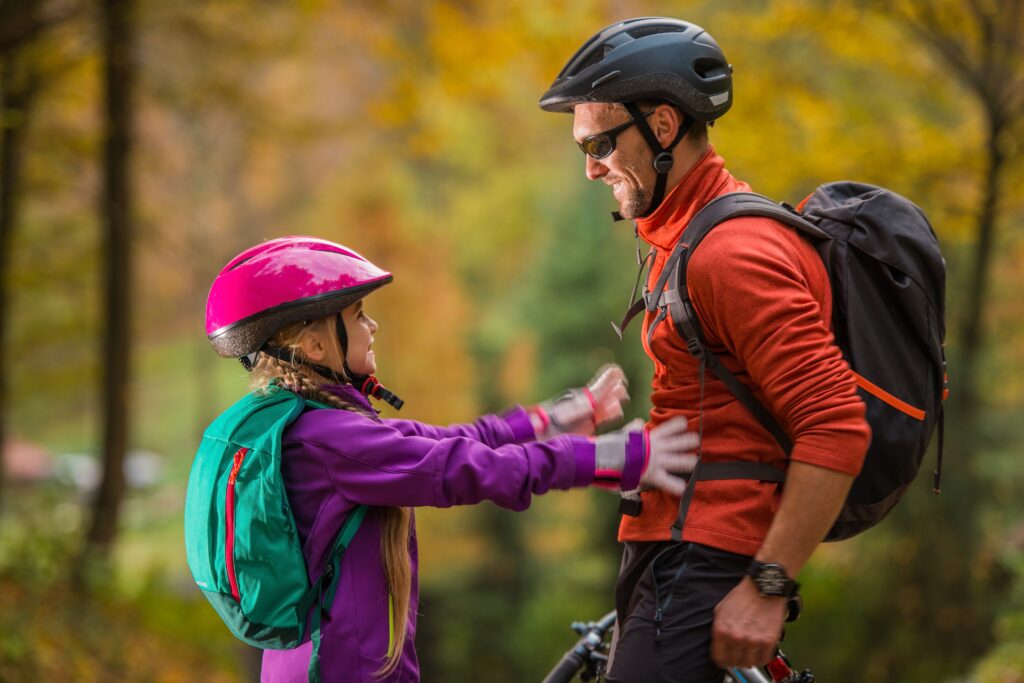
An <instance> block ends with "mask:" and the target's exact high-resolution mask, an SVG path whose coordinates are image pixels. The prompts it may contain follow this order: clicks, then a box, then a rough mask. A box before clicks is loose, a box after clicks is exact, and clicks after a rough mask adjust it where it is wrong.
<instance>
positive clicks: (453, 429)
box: [384, 406, 536, 448]
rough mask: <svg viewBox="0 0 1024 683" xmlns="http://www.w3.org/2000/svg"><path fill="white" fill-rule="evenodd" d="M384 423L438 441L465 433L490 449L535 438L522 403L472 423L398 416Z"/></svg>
mask: <svg viewBox="0 0 1024 683" xmlns="http://www.w3.org/2000/svg"><path fill="white" fill-rule="evenodd" d="M384 424H386V425H389V426H391V427H394V428H395V429H397V430H398V431H399V432H401V433H402V434H403V435H404V436H421V437H423V438H425V439H434V440H435V441H439V440H441V439H448V438H451V437H455V436H463V437H466V438H467V439H473V440H474V441H479V442H480V443H482V444H486V445H488V446H490V447H491V448H497V447H499V446H504V445H505V444H510V443H525V442H527V441H534V440H535V439H536V434H535V433H534V431H533V425H532V424H531V423H530V416H529V415H528V414H527V412H526V410H524V409H523V408H522V407H521V406H516V407H514V408H511V409H509V410H507V411H506V412H504V413H502V414H501V415H484V416H483V417H481V418H479V419H477V420H476V421H475V422H473V423H472V424H454V425H449V426H447V427H439V426H436V425H429V424H425V423H423V422H416V421H415V420H399V419H386V420H384Z"/></svg>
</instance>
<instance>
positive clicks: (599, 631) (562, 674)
mask: <svg viewBox="0 0 1024 683" xmlns="http://www.w3.org/2000/svg"><path fill="white" fill-rule="evenodd" d="M614 623H615V612H614V611H611V612H609V613H608V614H606V615H604V616H603V617H601V618H600V619H599V620H598V621H592V622H590V623H587V624H584V623H579V622H577V623H574V624H573V625H572V628H573V630H574V631H576V632H577V633H579V634H580V636H581V638H580V639H579V640H577V641H576V644H575V645H573V646H572V647H571V648H570V649H569V650H568V651H567V652H566V653H565V655H563V656H562V660H561V661H560V662H558V666H556V667H555V668H554V669H552V670H551V673H549V674H548V675H547V677H546V678H545V679H544V681H543V683H569V681H571V680H572V679H573V677H574V676H575V675H576V674H577V673H578V672H579V670H580V669H582V668H583V667H584V666H585V665H586V664H587V662H588V661H589V660H590V658H591V656H592V655H593V654H594V650H596V649H598V648H599V647H601V644H602V643H603V642H604V634H605V633H606V632H607V631H608V629H610V628H611V627H612V624H614Z"/></svg>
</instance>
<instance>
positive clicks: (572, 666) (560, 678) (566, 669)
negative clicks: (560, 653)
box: [543, 651, 583, 683]
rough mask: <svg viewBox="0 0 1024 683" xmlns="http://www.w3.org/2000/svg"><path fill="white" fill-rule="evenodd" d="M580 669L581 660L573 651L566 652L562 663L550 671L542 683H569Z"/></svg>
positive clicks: (581, 665)
mask: <svg viewBox="0 0 1024 683" xmlns="http://www.w3.org/2000/svg"><path fill="white" fill-rule="evenodd" d="M582 668H583V658H582V657H580V656H579V655H578V654H576V652H574V651H569V652H566V653H565V656H564V657H562V661H560V662H559V663H558V666H556V667H555V668H554V669H552V670H551V673H549V674H548V676H547V678H545V679H544V681H543V683H569V681H571V680H572V678H573V676H575V675H576V673H577V672H578V671H579V670H580V669H582Z"/></svg>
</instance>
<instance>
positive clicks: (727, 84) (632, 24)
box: [540, 17, 732, 123]
mask: <svg viewBox="0 0 1024 683" xmlns="http://www.w3.org/2000/svg"><path fill="white" fill-rule="evenodd" d="M640 100H665V101H667V102H670V103H672V104H674V105H675V106H677V107H679V109H680V110H682V112H683V113H684V114H687V115H688V116H690V117H691V118H693V119H695V120H697V121H702V122H704V123H709V122H711V121H714V120H715V119H717V118H718V117H720V116H721V115H722V114H724V113H725V112H727V111H729V107H730V106H732V67H731V66H730V65H729V62H727V61H726V59H725V55H724V54H722V50H721V49H719V47H718V44H717V43H716V42H715V41H714V39H713V38H712V37H711V36H710V35H708V33H707V32H706V31H705V30H704V29H702V28H701V27H700V26H697V25H695V24H691V23H689V22H686V21H680V20H678V19H669V18H667V17H640V18H637V19H628V20H626V21H623V22H619V23H617V24H613V25H611V26H608V27H607V28H605V29H603V30H601V31H599V32H598V33H597V34H596V35H594V36H593V37H592V38H591V39H590V40H588V41H587V42H586V43H584V44H583V47H581V48H580V49H579V50H578V51H577V52H576V54H575V55H573V57H572V59H570V60H569V63H568V64H566V65H565V67H563V68H562V71H561V73H559V74H558V77H557V78H555V82H554V83H552V85H551V87H550V88H549V89H548V91H547V92H546V93H544V95H543V96H542V97H541V98H540V107H541V109H544V110H546V111H555V112H569V111H572V108H573V106H575V105H577V104H579V103H581V102H636V101H640Z"/></svg>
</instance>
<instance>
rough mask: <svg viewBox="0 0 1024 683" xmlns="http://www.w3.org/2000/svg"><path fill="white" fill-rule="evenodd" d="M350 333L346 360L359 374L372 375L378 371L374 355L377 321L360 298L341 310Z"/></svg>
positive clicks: (347, 332) (352, 369)
mask: <svg viewBox="0 0 1024 683" xmlns="http://www.w3.org/2000/svg"><path fill="white" fill-rule="evenodd" d="M341 319H342V321H343V322H344V323H345V332H346V334H347V335H348V353H347V354H345V360H346V361H348V367H349V369H350V370H351V371H352V372H354V373H355V374H357V375H372V374H373V373H375V372H377V361H376V360H375V359H374V357H373V350H372V348H371V347H372V346H373V334H374V333H375V332H376V331H377V323H376V322H375V321H374V320H373V318H371V317H370V316H368V315H366V312H365V311H364V310H363V300H362V299H360V300H359V301H357V302H356V303H354V304H352V305H351V306H349V307H348V308H346V309H345V310H343V311H342V312H341Z"/></svg>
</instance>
